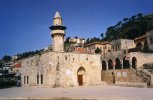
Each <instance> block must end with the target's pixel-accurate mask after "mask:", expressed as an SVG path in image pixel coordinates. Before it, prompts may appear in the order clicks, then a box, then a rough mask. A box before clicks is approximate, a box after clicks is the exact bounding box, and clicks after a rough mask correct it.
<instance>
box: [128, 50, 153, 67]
mask: <svg viewBox="0 0 153 100" xmlns="http://www.w3.org/2000/svg"><path fill="white" fill-rule="evenodd" d="M128 56H129V58H130V65H132V58H134V57H135V58H136V60H137V61H136V64H137V65H136V67H137V69H139V68H142V67H143V65H144V64H146V63H152V62H153V54H152V53H141V52H131V53H129V54H128Z"/></svg>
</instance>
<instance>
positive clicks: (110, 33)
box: [101, 13, 153, 41]
mask: <svg viewBox="0 0 153 100" xmlns="http://www.w3.org/2000/svg"><path fill="white" fill-rule="evenodd" d="M150 30H153V14H152V15H147V16H144V15H143V14H141V13H139V14H137V15H135V16H131V17H130V18H123V20H122V21H119V22H118V23H117V24H116V25H114V26H110V27H108V28H107V31H106V33H102V34H101V37H102V38H103V39H104V40H108V41H111V40H115V39H120V38H123V39H134V38H136V37H139V36H141V35H143V34H145V33H146V32H147V31H150ZM104 34H105V37H104Z"/></svg>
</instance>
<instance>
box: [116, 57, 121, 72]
mask: <svg viewBox="0 0 153 100" xmlns="http://www.w3.org/2000/svg"><path fill="white" fill-rule="evenodd" d="M115 69H122V67H121V62H120V59H119V58H116V59H115Z"/></svg>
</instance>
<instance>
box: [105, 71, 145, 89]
mask: <svg viewBox="0 0 153 100" xmlns="http://www.w3.org/2000/svg"><path fill="white" fill-rule="evenodd" d="M102 81H106V82H107V83H108V84H115V85H123V86H130V85H133V86H142V87H146V86H147V83H145V82H144V81H143V79H142V78H141V77H139V76H138V75H137V74H136V73H135V72H133V71H132V70H130V69H119V70H109V71H102Z"/></svg>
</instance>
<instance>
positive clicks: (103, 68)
mask: <svg viewBox="0 0 153 100" xmlns="http://www.w3.org/2000/svg"><path fill="white" fill-rule="evenodd" d="M106 69H107V68H106V62H105V61H104V60H103V61H102V70H106Z"/></svg>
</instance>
